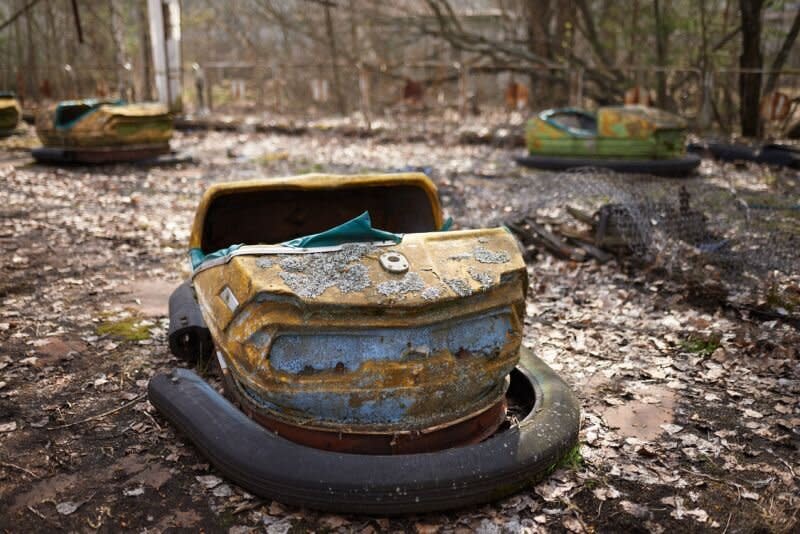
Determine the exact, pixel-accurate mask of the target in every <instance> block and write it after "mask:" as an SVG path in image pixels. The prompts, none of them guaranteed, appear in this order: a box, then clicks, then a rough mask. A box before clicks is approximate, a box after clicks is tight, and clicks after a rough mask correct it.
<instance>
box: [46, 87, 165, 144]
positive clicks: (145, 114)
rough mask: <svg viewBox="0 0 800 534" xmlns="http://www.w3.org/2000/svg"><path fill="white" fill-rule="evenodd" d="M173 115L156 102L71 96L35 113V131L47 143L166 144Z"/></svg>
mask: <svg viewBox="0 0 800 534" xmlns="http://www.w3.org/2000/svg"><path fill="white" fill-rule="evenodd" d="M172 132H173V127H172V117H171V115H170V114H169V112H168V111H167V108H166V107H165V106H163V105H161V104H157V103H138V104H126V103H125V102H124V101H120V100H97V99H85V100H70V101H63V102H59V103H58V104H54V105H52V106H49V107H47V108H46V109H44V110H43V111H41V112H40V113H39V114H38V115H37V117H36V133H37V135H38V136H39V139H40V140H41V142H42V144H43V145H44V146H46V147H60V148H74V149H88V150H91V149H102V148H109V147H112V148H129V147H150V146H156V147H160V146H168V144H169V140H170V138H171V137H172Z"/></svg>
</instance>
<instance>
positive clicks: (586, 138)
mask: <svg viewBox="0 0 800 534" xmlns="http://www.w3.org/2000/svg"><path fill="white" fill-rule="evenodd" d="M685 141H686V122H685V121H684V120H683V119H682V118H681V117H678V116H677V115H674V114H672V113H668V112H666V111H662V110H659V109H655V108H648V107H644V106H624V107H602V108H600V109H599V110H598V111H597V113H591V112H588V111H584V110H581V109H574V108H564V109H550V110H546V111H542V112H541V113H539V114H538V115H536V116H535V117H533V118H532V119H531V120H530V121H529V122H528V124H527V126H526V129H525V142H526V146H527V148H528V155H527V156H524V157H520V158H517V163H519V164H520V165H524V166H527V167H534V168H538V169H547V170H568V169H573V168H580V167H600V168H606V169H610V170H613V171H617V172H634V173H644V174H655V175H661V176H685V175H687V174H689V173H691V172H692V171H693V170H694V169H696V168H697V166H698V165H699V164H700V158H699V157H698V156H696V155H695V154H686V150H685Z"/></svg>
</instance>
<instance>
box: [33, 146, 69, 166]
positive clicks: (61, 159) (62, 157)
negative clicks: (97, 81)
mask: <svg viewBox="0 0 800 534" xmlns="http://www.w3.org/2000/svg"><path fill="white" fill-rule="evenodd" d="M31 156H33V159H35V160H36V162H37V163H45V164H51V165H58V164H73V163H77V162H76V161H75V157H74V155H73V154H72V153H71V152H69V151H67V150H63V149H60V148H50V147H39V148H34V149H33V150H31Z"/></svg>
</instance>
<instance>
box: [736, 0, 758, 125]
mask: <svg viewBox="0 0 800 534" xmlns="http://www.w3.org/2000/svg"><path fill="white" fill-rule="evenodd" d="M763 7H764V0H739V8H740V11H741V17H742V54H741V55H740V56H739V68H740V69H741V72H740V73H739V100H740V103H739V110H740V111H739V113H740V115H739V120H740V121H741V126H742V135H743V136H745V137H758V135H759V129H760V128H759V122H760V121H759V116H758V112H759V109H758V108H759V101H760V100H761V77H762V74H761V72H760V70H761V69H762V67H763V62H764V58H763V57H762V56H761V11H762V8H763ZM754 70H755V71H759V72H753V71H754Z"/></svg>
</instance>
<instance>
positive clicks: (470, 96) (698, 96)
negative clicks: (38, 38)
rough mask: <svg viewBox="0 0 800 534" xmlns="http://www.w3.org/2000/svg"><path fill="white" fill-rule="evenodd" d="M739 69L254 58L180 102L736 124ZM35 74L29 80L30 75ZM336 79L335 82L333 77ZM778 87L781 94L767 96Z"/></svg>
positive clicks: (788, 78)
mask: <svg viewBox="0 0 800 534" xmlns="http://www.w3.org/2000/svg"><path fill="white" fill-rule="evenodd" d="M759 73H760V75H761V78H762V83H763V85H764V88H765V89H768V90H769V94H768V95H764V102H763V103H762V116H763V117H764V122H763V125H764V132H763V133H764V135H765V136H774V137H780V135H781V133H782V132H784V131H786V129H787V127H789V126H790V125H791V124H792V123H794V122H797V121H798V120H800V71H794V70H786V71H783V72H781V73H780V76H777V77H775V80H774V83H773V81H772V80H771V77H772V75H773V73H772V72H771V71H768V70H764V71H759ZM739 76H740V72H739V71H738V70H733V69H727V70H726V69H715V70H712V71H708V72H702V71H700V70H699V69H681V68H660V67H635V66H626V67H619V68H615V69H611V70H609V72H608V76H607V77H605V78H602V79H600V78H598V77H597V76H596V75H595V74H593V73H590V72H588V71H585V70H583V69H572V68H567V67H563V68H540V69H526V70H524V71H522V70H519V69H512V68H502V67H487V66H477V65H473V66H469V65H461V64H458V63H442V62H428V63H416V64H410V65H406V66H403V67H402V68H392V69H389V68H386V69H381V68H377V69H376V68H367V67H362V68H358V67H356V66H353V65H350V64H342V65H340V66H339V68H338V69H337V72H336V74H335V75H334V71H333V69H332V67H331V64H330V63H329V62H323V61H320V62H319V63H312V64H297V65H282V64H266V63H258V62H255V63H253V62H208V63H205V64H201V65H194V66H187V68H185V69H184V75H183V80H184V84H183V87H184V91H183V92H184V94H183V97H184V108H185V109H187V110H189V111H199V110H201V109H211V110H215V111H221V112H256V113H274V114H285V115H295V116H302V117H304V118H318V117H322V116H328V115H331V114H338V113H340V112H342V111H344V113H346V114H347V113H353V112H362V113H365V114H368V115H370V116H372V117H380V116H381V115H383V114H385V113H392V112H395V111H411V112H420V111H425V112H427V113H429V114H433V115H436V114H441V113H444V112H446V111H448V110H452V111H455V112H458V114H460V116H465V115H477V114H480V113H482V112H483V111H486V110H501V109H506V110H510V109H517V110H519V111H521V112H523V113H527V112H534V111H538V110H542V109H547V108H553V107H563V106H577V107H584V108H588V109H594V108H596V107H598V106H601V105H608V104H621V103H642V104H649V105H654V106H657V107H661V108H664V109H667V110H669V111H673V112H675V113H678V114H680V115H681V116H683V117H685V118H686V119H688V121H689V123H690V126H691V127H692V129H693V130H695V131H698V132H715V131H716V132H719V133H733V132H735V131H736V130H737V128H738V124H739V112H740V102H739V96H738V95H739V91H738V86H739ZM29 78H32V79H34V80H35V83H33V84H32V83H31V80H30V79H29ZM337 79H338V83H337ZM0 89H3V90H9V89H10V90H14V91H16V92H17V93H18V94H19V95H20V96H21V97H22V98H23V100H24V101H25V103H26V105H29V104H30V105H31V106H32V107H35V105H36V104H37V103H40V102H43V101H54V100H65V99H72V98H86V97H92V96H108V97H122V98H127V99H129V100H145V99H148V98H152V97H153V96H154V94H155V93H154V90H153V87H152V81H151V80H149V79H148V77H147V76H145V72H144V70H143V69H141V68H140V66H138V65H131V64H126V65H125V66H124V67H123V68H120V69H116V68H110V67H109V68H84V67H81V66H73V65H62V66H51V67H39V68H37V69H36V72H35V76H31V75H30V73H28V72H27V71H25V72H22V71H17V70H14V69H9V68H0ZM776 95H777V96H780V97H781V98H783V99H784V102H783V103H780V102H778V101H774V98H775V97H776Z"/></svg>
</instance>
